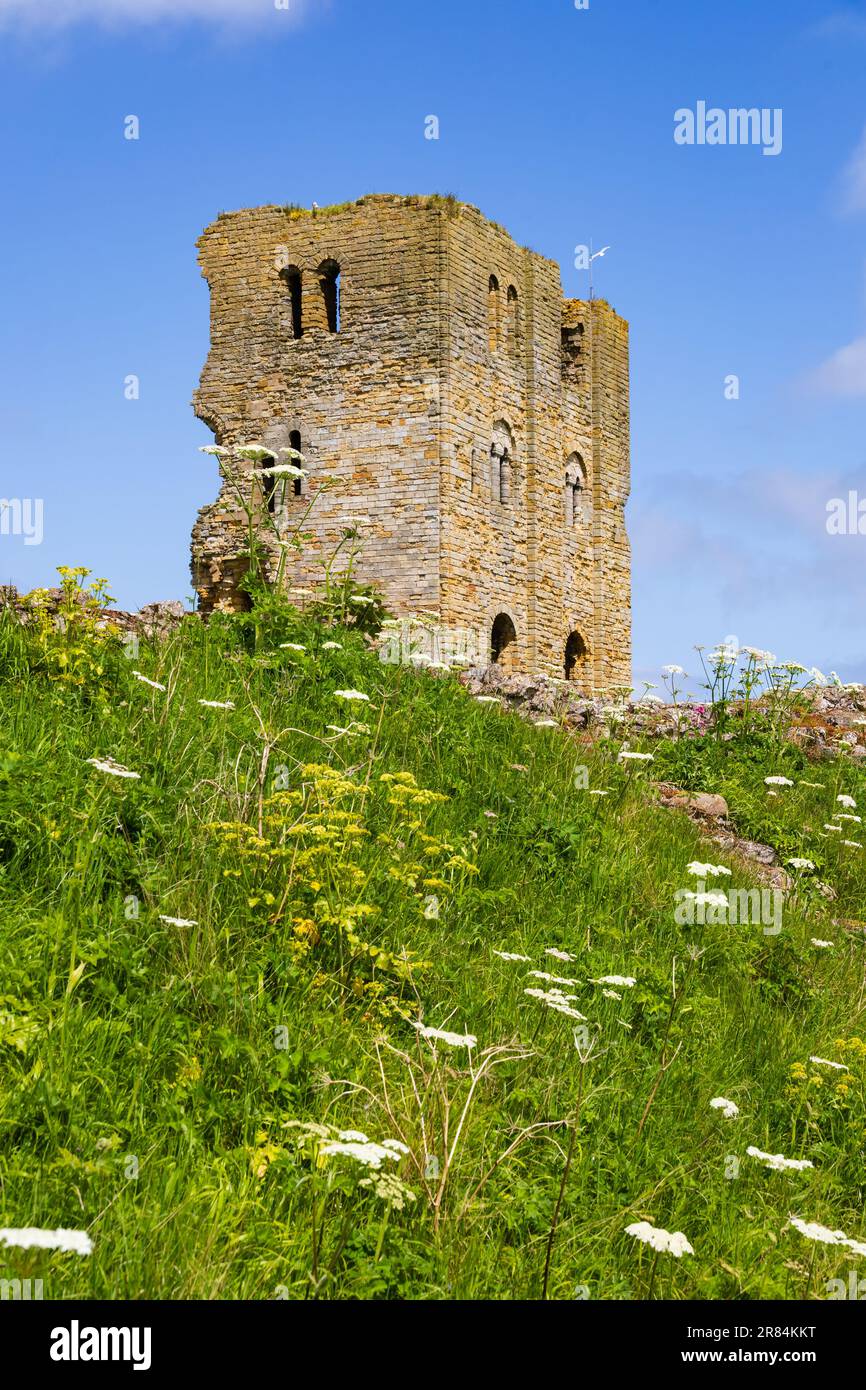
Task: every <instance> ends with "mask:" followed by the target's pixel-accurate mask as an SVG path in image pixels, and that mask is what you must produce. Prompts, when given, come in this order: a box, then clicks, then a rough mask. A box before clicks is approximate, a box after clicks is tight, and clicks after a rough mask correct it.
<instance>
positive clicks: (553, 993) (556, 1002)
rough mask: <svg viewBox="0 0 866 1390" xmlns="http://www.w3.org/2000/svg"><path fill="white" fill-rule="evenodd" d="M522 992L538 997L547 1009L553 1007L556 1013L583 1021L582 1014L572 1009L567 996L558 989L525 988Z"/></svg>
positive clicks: (584, 1020) (534, 997)
mask: <svg viewBox="0 0 866 1390" xmlns="http://www.w3.org/2000/svg"><path fill="white" fill-rule="evenodd" d="M523 993H524V994H528V995H529V996H530V997H531V998H532V999H540V1000H541V1002H542V1004H546V1005H547V1007H548V1008H549V1009H555V1010H556V1012H557V1013H560V1014H566V1015H567V1017H568V1018H576V1019H577V1020H578V1022H579V1023H585V1022H586V1019H585V1017H584V1015H583V1014H579V1013H578V1012H577V1009H573V1008H572V1007H571V1004H570V1003H569V998H571V996H568V998H567V997H566V996H565V995H564V994H563V993H562V992H561V991H560V990H558V989H548V990H544V989H525V990H524V991H523Z"/></svg>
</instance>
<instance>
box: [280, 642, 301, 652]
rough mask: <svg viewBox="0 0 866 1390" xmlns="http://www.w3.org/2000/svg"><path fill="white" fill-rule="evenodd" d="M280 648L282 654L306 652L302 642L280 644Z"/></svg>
mask: <svg viewBox="0 0 866 1390" xmlns="http://www.w3.org/2000/svg"><path fill="white" fill-rule="evenodd" d="M280 648H281V650H282V651H284V652H305V651H306V650H307V649H306V647H305V646H304V644H303V642H281V643H280Z"/></svg>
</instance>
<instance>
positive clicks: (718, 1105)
mask: <svg viewBox="0 0 866 1390" xmlns="http://www.w3.org/2000/svg"><path fill="white" fill-rule="evenodd" d="M710 1107H711V1109H713V1110H721V1112H722V1114H723V1115H724V1117H725V1119H726V1120H735V1119H736V1118H737V1116H738V1115H739V1113H740V1107H739V1106H738V1105H737V1104H735V1102H734V1101H732V1100H726V1099H725V1097H724V1096H713V1098H712V1100H711V1101H710Z"/></svg>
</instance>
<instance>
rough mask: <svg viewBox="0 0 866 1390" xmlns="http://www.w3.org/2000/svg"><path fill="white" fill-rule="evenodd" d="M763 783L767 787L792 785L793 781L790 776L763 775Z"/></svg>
mask: <svg viewBox="0 0 866 1390" xmlns="http://www.w3.org/2000/svg"><path fill="white" fill-rule="evenodd" d="M764 785H765V786H767V787H793V785H794V783H793V782H792V781H791V779H790V777H765V778H764Z"/></svg>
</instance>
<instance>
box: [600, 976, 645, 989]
mask: <svg viewBox="0 0 866 1390" xmlns="http://www.w3.org/2000/svg"><path fill="white" fill-rule="evenodd" d="M591 983H592V984H594V985H616V986H617V988H618V989H632V988H633V987H634V986H635V985H636V984H637V980H636V979H635V978H634V976H633V975H600V976H599V977H598V979H597V980H593V981H592V982H591Z"/></svg>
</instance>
